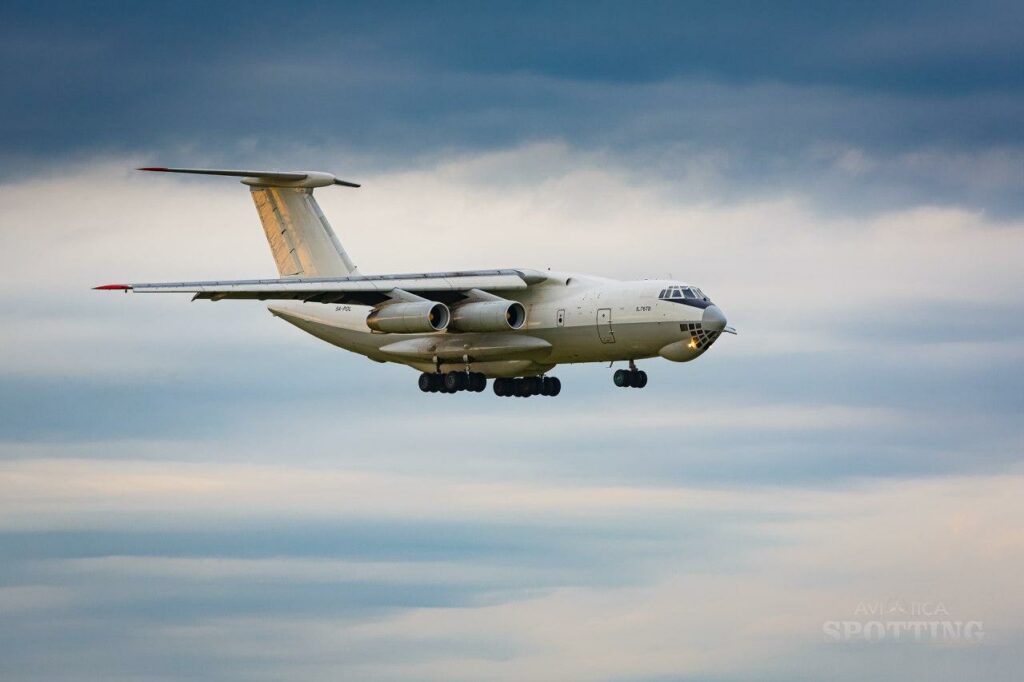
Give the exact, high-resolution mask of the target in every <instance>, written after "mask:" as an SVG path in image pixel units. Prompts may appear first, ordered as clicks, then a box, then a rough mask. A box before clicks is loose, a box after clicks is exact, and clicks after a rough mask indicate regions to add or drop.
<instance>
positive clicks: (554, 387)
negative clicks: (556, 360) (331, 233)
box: [540, 377, 562, 397]
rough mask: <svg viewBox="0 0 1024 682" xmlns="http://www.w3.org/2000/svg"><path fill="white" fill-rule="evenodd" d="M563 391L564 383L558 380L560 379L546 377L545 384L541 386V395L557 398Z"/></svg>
mask: <svg viewBox="0 0 1024 682" xmlns="http://www.w3.org/2000/svg"><path fill="white" fill-rule="evenodd" d="M561 391H562V382H561V381H559V380H558V377H544V383H543V384H542V385H541V389H540V392H541V395H546V396H552V397H554V396H556V395H558V394H559V393H561Z"/></svg>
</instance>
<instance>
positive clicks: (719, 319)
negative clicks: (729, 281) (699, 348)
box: [700, 305, 726, 332]
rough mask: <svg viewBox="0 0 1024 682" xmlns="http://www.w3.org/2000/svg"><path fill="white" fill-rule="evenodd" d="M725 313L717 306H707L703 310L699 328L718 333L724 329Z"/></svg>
mask: <svg viewBox="0 0 1024 682" xmlns="http://www.w3.org/2000/svg"><path fill="white" fill-rule="evenodd" d="M725 321H726V320H725V313H723V312H722V309H721V308H719V307H718V306H717V305H709V306H708V307H707V308H705V309H704V317H703V318H702V319H701V322H700V323H701V326H702V327H704V329H706V330H708V331H712V332H720V331H722V330H723V329H725Z"/></svg>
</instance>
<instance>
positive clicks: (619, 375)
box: [612, 360, 647, 388]
mask: <svg viewBox="0 0 1024 682" xmlns="http://www.w3.org/2000/svg"><path fill="white" fill-rule="evenodd" d="M612 381H614V382H615V385H616V386H618V387H619V388H643V387H644V386H646V385H647V372H645V371H643V370H642V369H637V368H636V365H635V364H633V361H632V360H630V361H629V369H617V370H615V374H614V375H612Z"/></svg>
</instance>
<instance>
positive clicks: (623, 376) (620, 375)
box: [612, 369, 632, 388]
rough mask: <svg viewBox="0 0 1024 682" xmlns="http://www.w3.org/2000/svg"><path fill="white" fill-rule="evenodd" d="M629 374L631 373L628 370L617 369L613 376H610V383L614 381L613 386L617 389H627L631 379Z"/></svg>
mask: <svg viewBox="0 0 1024 682" xmlns="http://www.w3.org/2000/svg"><path fill="white" fill-rule="evenodd" d="M631 374H632V373H631V372H630V371H629V370H628V369H617V370H615V374H614V375H613V376H612V381H614V382H615V385H616V386H618V387H619V388H627V387H628V386H630V384H631V383H632V382H631V381H630V379H632V377H631V376H630V375H631Z"/></svg>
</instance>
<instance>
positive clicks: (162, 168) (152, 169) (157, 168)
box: [135, 166, 167, 171]
mask: <svg viewBox="0 0 1024 682" xmlns="http://www.w3.org/2000/svg"><path fill="white" fill-rule="evenodd" d="M135 170H140V171H166V170H167V169H166V168H165V167H163V166H145V167H143V168H136V169H135Z"/></svg>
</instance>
